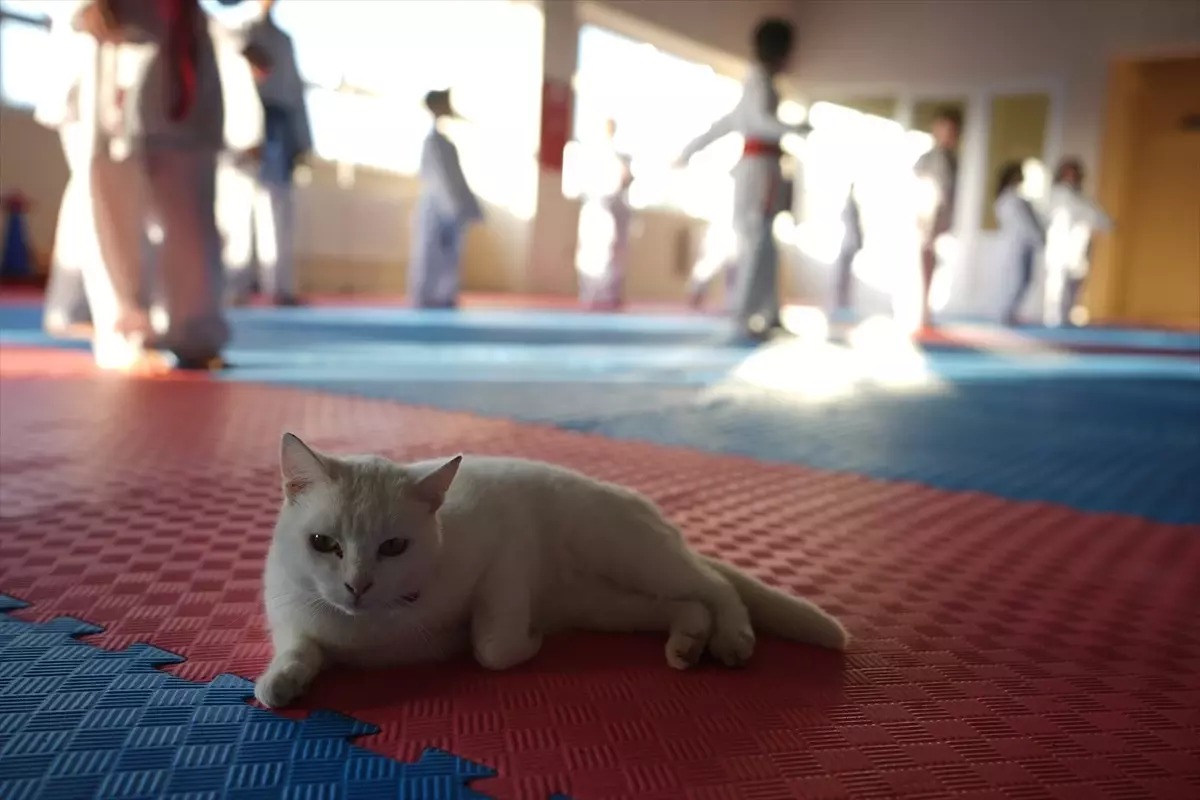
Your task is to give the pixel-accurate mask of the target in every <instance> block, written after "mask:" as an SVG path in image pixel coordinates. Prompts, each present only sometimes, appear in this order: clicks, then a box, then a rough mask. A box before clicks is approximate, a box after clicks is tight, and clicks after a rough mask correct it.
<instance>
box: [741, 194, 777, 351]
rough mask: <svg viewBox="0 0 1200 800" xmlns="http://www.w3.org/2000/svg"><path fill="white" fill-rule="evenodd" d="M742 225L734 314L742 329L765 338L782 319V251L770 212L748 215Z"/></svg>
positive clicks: (751, 334) (743, 331)
mask: <svg viewBox="0 0 1200 800" xmlns="http://www.w3.org/2000/svg"><path fill="white" fill-rule="evenodd" d="M738 228H739V233H738V251H739V252H738V260H737V276H736V277H737V284H736V294H735V299H734V312H733V317H734V321H735V323H736V324H737V326H738V329H739V331H741V332H742V333H745V334H749V335H750V336H754V337H762V336H764V335H766V333H767V332H768V331H770V330H771V328H773V327H775V326H776V325H777V324H778V322H779V251H778V249H777V247H776V245H775V237H774V235H773V233H772V230H771V219H770V216H769V215H767V214H764V213H752V214H747V215H745V217H744V218H743V219H742V220H741V221H740V222H739V225H738Z"/></svg>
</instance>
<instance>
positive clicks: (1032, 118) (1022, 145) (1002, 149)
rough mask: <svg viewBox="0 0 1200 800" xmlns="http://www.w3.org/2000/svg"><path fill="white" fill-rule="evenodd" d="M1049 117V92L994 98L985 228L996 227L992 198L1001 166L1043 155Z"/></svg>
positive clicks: (984, 209)
mask: <svg viewBox="0 0 1200 800" xmlns="http://www.w3.org/2000/svg"><path fill="white" fill-rule="evenodd" d="M1049 119H1050V97H1049V95H1045V94H1008V95H997V96H995V97H993V98H992V102H991V124H990V125H989V127H988V153H987V173H986V175H987V192H986V193H985V194H984V197H983V227H984V229H985V230H995V229H996V215H995V212H994V209H993V202H992V201H993V200H994V199H995V197H996V183H997V181H998V180H999V178H1000V175H999V173H1000V168H1001V167H1002V166H1004V165H1005V164H1006V163H1008V162H1012V161H1015V162H1017V163H1018V164H1021V163H1024V162H1025V161H1026V160H1028V159H1031V158H1036V159H1042V158H1044V157H1045V152H1046V125H1047V123H1048V122H1049ZM1051 169H1053V167H1051Z"/></svg>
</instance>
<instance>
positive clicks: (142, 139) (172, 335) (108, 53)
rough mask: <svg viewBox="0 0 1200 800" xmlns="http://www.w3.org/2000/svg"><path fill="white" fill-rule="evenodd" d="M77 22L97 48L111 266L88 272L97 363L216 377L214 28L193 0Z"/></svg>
mask: <svg viewBox="0 0 1200 800" xmlns="http://www.w3.org/2000/svg"><path fill="white" fill-rule="evenodd" d="M72 24H73V25H74V26H75V27H76V29H77V30H80V31H83V32H85V33H87V34H89V35H90V36H92V37H93V38H94V39H96V41H98V42H99V43H100V52H99V55H98V59H97V69H96V70H95V73H94V75H93V76H89V79H88V80H85V81H84V82H83V83H84V85H85V88H86V89H87V91H84V92H81V94H87V95H90V96H91V97H92V98H94V100H93V101H92V102H89V103H85V104H81V107H85V108H86V107H89V106H90V107H91V108H92V109H93V111H92V113H94V114H95V119H96V141H95V145H96V146H95V149H94V151H93V154H92V175H91V177H92V196H93V200H94V203H93V208H94V209H95V221H96V231H97V235H98V238H99V241H100V250H101V255H102V259H101V263H100V265H99V267H98V268H93V269H89V270H88V271H87V272H85V281H86V287H87V293H88V301H89V304H90V306H91V310H92V317H93V322H94V326H95V335H94V337H93V350H94V354H95V359H96V363H97V365H98V366H100V367H101V368H105V369H138V368H141V367H154V366H157V363H156V361H157V360H156V359H153V358H151V357H149V356H148V353H147V350H148V348H150V347H158V348H161V349H164V350H168V351H170V352H171V353H173V354H174V356H175V359H176V365H177V366H179V367H181V368H185V369H187V368H208V367H210V366H212V365H214V364H215V363H217V362H218V361H219V358H220V354H221V351H222V349H223V348H224V346H225V344H226V342H227V341H228V339H229V328H228V325H227V323H226V321H225V318H224V315H223V313H222V307H221V293H222V283H223V279H224V276H223V274H222V264H221V253H220V240H219V235H218V233H217V225H216V219H215V216H214V204H215V199H216V197H215V195H216V160H217V154H218V152H219V151H220V150H221V149H222V148H223V146H224V135H225V120H224V109H223V105H222V104H223V99H222V94H221V81H220V78H219V74H218V67H217V59H216V54H215V48H214V42H213V37H212V35H211V32H210V30H209V27H208V22H207V18H206V17H205V15H204V13H203V11H201V9H200V7H199V5H198V4H197V3H196V1H195V0H174V2H171V3H163V4H159V3H145V2H142V1H141V0H81V2H78V3H77V5H76V6H75V12H74V14H73V16H72ZM135 43H136V44H135ZM118 65H119V67H120V68H118ZM84 113H88V112H87V111H86V110H85V111H84ZM152 223H154V224H156V227H157V228H158V229H159V231H160V232H161V242H160V243H159V253H158V258H157V259H156V265H155V268H154V279H155V282H156V283H157V286H156V287H155V289H156V290H157V291H156V293H157V294H158V295H159V296H160V297H161V302H162V306H163V308H162V312H163V313H162V314H161V315H155V316H156V317H157V318H156V319H155V320H154V324H153V326H152V324H151V315H150V314H149V313H148V312H149V309H148V308H147V307H146V297H147V294H148V293H147V292H146V291H145V285H144V284H145V279H144V274H143V265H144V264H145V258H144V248H143V246H142V245H143V242H144V238H145V231H146V229H147V226H148V225H150V224H152Z"/></svg>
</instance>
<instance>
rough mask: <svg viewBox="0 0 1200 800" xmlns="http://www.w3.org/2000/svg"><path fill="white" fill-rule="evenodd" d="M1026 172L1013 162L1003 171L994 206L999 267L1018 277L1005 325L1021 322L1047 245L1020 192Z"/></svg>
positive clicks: (1031, 207)
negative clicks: (997, 230) (1030, 286)
mask: <svg viewBox="0 0 1200 800" xmlns="http://www.w3.org/2000/svg"><path fill="white" fill-rule="evenodd" d="M1024 182H1025V170H1024V169H1023V168H1022V167H1021V165H1020V164H1018V163H1016V162H1010V163H1008V164H1005V165H1004V166H1002V167H1001V168H1000V174H999V177H998V179H997V181H996V202H995V204H994V206H993V208H994V210H995V214H996V223H997V225H998V226H999V229H1000V230H999V236H998V244H997V251H996V263H997V267H998V268H999V269H1001V270H1002V271H1004V272H1005V273H1007V275H1008V276H1010V277H1015V278H1016V285H1015V286H1014V287H1013V290H1012V295H1011V296H1010V298H1009V301H1008V304H1007V306H1006V307H1005V311H1004V324H1005V325H1016V324H1017V323H1018V322H1019V321H1020V314H1021V304H1022V303H1023V302H1024V301H1025V295H1026V293H1028V291H1029V285H1030V284H1031V283H1032V282H1033V271H1034V267H1035V266H1036V264H1037V258H1038V254H1039V253H1041V252H1042V249H1043V248H1044V247H1045V244H1046V231H1045V228H1044V227H1043V226H1042V221H1041V220H1040V219H1038V215H1037V212H1036V211H1034V210H1033V204H1032V203H1030V202H1029V200H1028V199H1026V197H1025V196H1024V195H1023V194H1022V193H1021V185H1022V184H1023V183H1024Z"/></svg>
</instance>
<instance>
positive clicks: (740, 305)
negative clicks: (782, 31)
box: [683, 65, 808, 335]
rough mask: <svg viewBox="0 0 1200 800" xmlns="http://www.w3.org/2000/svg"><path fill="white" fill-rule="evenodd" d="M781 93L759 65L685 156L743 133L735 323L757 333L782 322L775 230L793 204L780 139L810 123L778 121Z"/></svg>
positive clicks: (737, 176) (736, 186)
mask: <svg viewBox="0 0 1200 800" xmlns="http://www.w3.org/2000/svg"><path fill="white" fill-rule="evenodd" d="M778 108H779V93H778V92H777V91H776V89H775V85H774V81H772V79H771V76H770V75H769V74H768V73H767V71H766V70H765V69H764V68H763V67H761V66H759V65H754V66H752V67H751V68H750V71H749V74H747V76H746V81H745V83H744V85H743V88H742V97H741V99H740V100H739V101H738V104H737V105H736V106H735V107H734V109H733V110H732V111H730V112H729V113H728V114H726V115H725V116H724V117H721V118H720V119H719V120H717V121H716V122H714V123H713V125H712V127H710V128H709V129H708V130H707V131H705V132H704V133H703V134H701V135H700V136H699V137H697V138H696V139H695V140H694V141H692V142H691V143H690V144H689V145H688V146H687V147H686V148H685V149H684V152H683V159H684V160H686V159H689V158H691V156H693V155H694V154H696V153H698V152H699V151H700V150H703V149H704V148H705V147H708V145H710V144H712V143H713V142H715V141H717V140H718V139H720V138H722V137H723V136H725V135H727V134H730V133H737V134H741V135H742V136H743V137H744V138H745V140H746V149H745V152H744V154H743V156H742V158H741V160H740V161H738V163H737V165H736V166H735V167H734V168H733V191H734V212H733V213H734V218H733V229H734V233H735V236H736V240H737V244H736V248H737V264H738V266H737V275H736V281H737V283H736V289H735V299H734V303H733V306H734V312H733V315H734V319H735V322H736V323H737V325H738V327H739V328H740V329H742V330H743V331H745V332H748V333H752V334H755V335H758V334H761V333H763V332H765V331H766V330H767V329H768V328H770V327H773V326H775V325H777V324H778V323H779V305H780V301H779V251H778V248H777V246H776V243H775V236H774V234H773V232H772V223H773V222H774V220H775V217H776V216H777V215H778V214H779V213H780V212H781V211H784V210H786V209H787V208H788V207H790V205H791V198H790V194H791V193H790V182H788V181H785V180H784V177H783V174H782V171H781V170H780V165H779V161H780V156H781V151H780V149H779V141H780V139H782V138H783V137H784V136H785V135H786V134H789V133H794V134H798V135H804V134H806V133H807V131H808V126H807V125H789V124H787V123H785V122H783V121H781V120H780V119H779V117H778Z"/></svg>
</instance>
